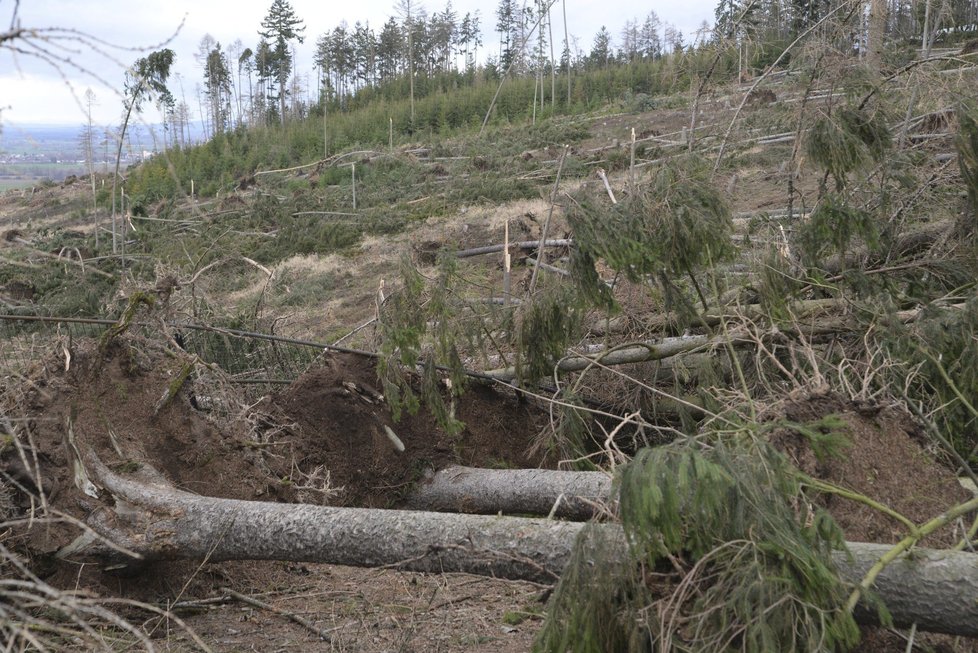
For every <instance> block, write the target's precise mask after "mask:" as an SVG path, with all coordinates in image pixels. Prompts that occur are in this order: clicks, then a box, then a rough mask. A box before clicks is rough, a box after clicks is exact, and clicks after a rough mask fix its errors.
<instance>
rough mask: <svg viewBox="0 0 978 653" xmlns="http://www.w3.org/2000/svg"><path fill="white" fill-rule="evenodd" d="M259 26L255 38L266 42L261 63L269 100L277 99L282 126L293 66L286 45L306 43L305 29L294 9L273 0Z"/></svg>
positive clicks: (283, 1)
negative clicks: (266, 79)
mask: <svg viewBox="0 0 978 653" xmlns="http://www.w3.org/2000/svg"><path fill="white" fill-rule="evenodd" d="M261 26H262V29H260V30H259V31H258V35H259V36H261V37H262V41H263V42H267V43H268V52H267V54H266V60H265V61H264V64H265V66H266V67H267V70H266V72H267V73H268V74H269V80H268V81H269V82H270V85H269V87H268V94H269V95H268V98H269V99H270V100H274V99H277V100H278V102H279V111H280V117H281V120H282V123H283V124H284V123H285V96H286V95H288V81H289V76H290V75H291V74H292V64H293V61H292V51H291V49H290V48H289V42H290V41H298V42H299V43H302V42H303V41H304V40H305V37H304V36H303V35H302V33H303V32H304V31H305V30H306V26H305V25H303V24H302V20H301V19H300V18H299V17H298V16H296V15H295V10H294V9H293V8H292V5H291V4H289V2H288V0H272V6H271V7H269V9H268V15H266V16H265V19H264V20H262V22H261ZM272 80H274V82H273V81H272ZM275 91H277V94H275Z"/></svg>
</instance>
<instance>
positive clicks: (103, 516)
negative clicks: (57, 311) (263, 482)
mask: <svg viewBox="0 0 978 653" xmlns="http://www.w3.org/2000/svg"><path fill="white" fill-rule="evenodd" d="M91 468H92V470H93V471H94V472H95V476H96V478H97V479H98V480H99V481H100V482H101V483H102V485H103V487H104V488H105V489H106V490H108V491H109V492H111V493H112V494H113V495H114V497H115V504H114V506H115V507H114V509H113V508H109V507H108V506H105V507H103V508H101V509H100V510H99V511H96V512H95V513H93V515H92V516H91V518H90V520H89V523H90V524H91V525H92V526H93V527H94V529H95V530H96V531H97V532H99V533H100V534H102V535H103V536H105V537H106V538H108V539H110V540H111V541H112V542H114V543H115V544H116V545H121V546H124V547H126V548H127V549H129V550H130V551H132V552H134V553H135V554H138V556H139V557H140V558H141V559H143V560H160V559H177V558H193V559H205V560H209V561H220V560H235V559H253V560H291V561H297V562H324V563H331V564H340V565H351V566H359V567H391V568H396V569H404V570H411V571H426V572H467V573H474V574H482V575H491V576H495V577H500V578H510V579H523V580H531V581H536V582H552V581H554V580H555V579H556V578H558V577H559V576H560V574H561V572H562V571H563V570H564V568H565V567H566V566H567V564H568V562H569V560H570V556H571V552H572V549H573V547H574V542H575V540H576V538H577V536H578V534H579V533H580V532H581V530H582V529H584V528H585V527H588V528H598V529H604V530H606V531H607V533H606V534H605V535H606V537H604V538H602V541H603V542H606V543H607V544H606V546H608V547H612V550H610V551H607V550H606V551H604V553H605V554H610V559H619V560H622V561H623V563H624V562H625V561H626V560H628V552H627V543H626V540H625V536H624V533H623V532H622V530H621V528H620V527H619V526H617V525H615V524H597V525H594V524H592V525H588V524H584V523H580V522H555V521H550V520H540V519H524V518H519V517H491V516H480V515H450V514H443V513H430V512H417V511H397V510H372V509H358V508H328V507H322V506H310V505H289V504H279V503H265V502H257V501H240V500H234V499H215V498H211V497H201V496H197V495H193V494H190V493H187V492H183V491H180V490H176V489H173V488H172V487H170V486H168V485H166V484H165V483H163V482H161V481H159V480H157V479H153V478H150V477H148V475H147V474H146V473H145V472H143V473H140V474H139V477H141V479H142V480H135V479H136V478H137V476H136V475H133V476H132V477H123V476H120V475H118V474H115V473H114V472H111V471H109V470H108V469H107V468H106V467H105V466H104V465H102V464H101V463H98V462H97V461H95V460H91ZM848 546H849V555H846V554H845V553H841V552H840V553H837V554H835V560H836V563H837V564H838V567H839V571H840V574H841V576H842V578H843V579H845V580H846V581H848V582H851V583H858V582H859V581H860V580H861V579H862V577H863V576H864V575H865V573H866V571H867V570H868V569H869V568H870V567H872V566H873V565H874V564H875V563H876V561H877V560H879V559H880V557H881V556H882V555H883V554H884V553H886V552H887V551H889V550H890V548H891V547H889V546H887V545H880V544H864V543H849V545H848ZM85 554H88V557H93V556H94V557H96V558H97V559H100V560H102V561H105V560H107V559H108V560H116V561H118V560H120V557H121V558H122V559H123V560H129V561H132V558H125V557H123V556H122V554H120V553H119V552H118V550H117V549H115V548H110V547H108V546H106V545H104V544H100V543H99V542H98V541H97V540H95V539H93V538H91V537H90V536H82V537H80V538H79V539H78V540H76V541H75V542H74V543H72V545H69V547H67V548H66V549H65V550H64V551H62V556H64V557H68V556H72V557H74V556H76V555H83V556H84V555H85ZM874 589H875V591H876V593H877V595H878V596H879V598H880V599H881V600H882V601H883V602H884V603H885V604H886V606H887V608H888V609H889V610H890V613H891V615H892V617H893V621H894V623H895V624H896V625H910V624H913V623H916V624H917V627H918V628H921V629H926V630H933V631H937V632H945V633H951V634H956V635H968V636H978V556H976V555H975V554H971V553H963V552H957V551H932V550H923V549H921V550H915V551H914V552H913V553H912V554H911V555H910V556H905V557H904V558H901V559H899V560H897V561H896V562H895V563H893V564H890V565H888V566H887V567H886V568H885V569H883V571H882V573H881V574H880V575H879V576H878V578H877V581H876V584H875V586H874ZM873 614H875V613H874V612H873V611H872V610H871V609H866V610H863V611H862V612H860V613H858V617H859V618H860V619H862V620H863V621H867V622H869V621H872V619H873V616H872V615H873Z"/></svg>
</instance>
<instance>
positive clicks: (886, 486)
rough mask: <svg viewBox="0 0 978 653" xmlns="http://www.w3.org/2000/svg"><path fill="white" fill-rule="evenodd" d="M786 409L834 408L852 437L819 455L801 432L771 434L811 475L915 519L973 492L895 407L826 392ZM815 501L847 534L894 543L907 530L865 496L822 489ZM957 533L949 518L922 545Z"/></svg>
mask: <svg viewBox="0 0 978 653" xmlns="http://www.w3.org/2000/svg"><path fill="white" fill-rule="evenodd" d="M783 411H784V417H785V419H787V420H789V421H791V422H796V423H800V424H804V423H810V422H813V421H816V420H819V419H821V418H823V417H826V416H828V415H836V416H838V417H839V418H840V419H841V420H842V421H843V422H844V424H845V426H844V427H843V428H841V429H839V430H838V432H839V433H840V434H841V435H842V436H843V437H844V438H845V439H846V440H847V441H848V442H849V444H848V445H847V446H845V447H844V448H843V449H842V451H840V452H838V453H837V454H836V455H828V456H823V457H822V458H821V459H819V458H818V457H817V456H816V455H815V453H814V451H813V450H812V447H811V446H810V444H809V441H808V439H807V438H806V437H805V436H803V435H801V434H799V433H798V432H796V431H791V430H788V429H785V430H782V431H780V432H778V433H777V434H776V435H775V437H774V439H773V442H774V444H775V445H776V446H777V447H778V448H780V449H781V450H783V451H784V452H785V453H787V454H788V456H789V457H790V458H791V459H792V461H793V462H794V463H795V465H797V466H798V468H799V469H801V470H802V471H803V472H805V473H807V474H809V475H811V476H813V477H815V478H818V479H821V480H824V481H829V482H831V483H833V484H835V485H838V486H840V487H842V488H845V489H848V490H852V491H855V492H856V493H859V494H862V495H864V496H867V497H870V498H873V499H875V500H876V501H879V502H881V503H883V504H885V505H887V506H889V507H890V508H892V509H893V510H895V511H896V512H898V513H899V514H901V515H903V516H904V517H907V518H908V519H910V520H911V521H913V522H914V523H916V524H922V523H924V522H926V521H928V520H929V519H931V518H933V517H936V516H937V515H939V514H941V513H942V512H944V511H945V510H946V509H947V508H949V507H951V506H954V505H956V504H959V503H963V502H965V501H967V500H968V499H970V498H972V494H971V493H970V492H968V491H967V490H965V489H964V488H963V487H962V486H961V485H960V483H958V480H957V478H956V477H955V475H954V474H953V473H952V472H951V470H950V469H948V468H947V467H945V466H943V465H941V464H938V463H937V462H936V461H935V460H934V459H933V457H932V456H930V455H929V454H928V453H927V452H926V451H925V450H924V445H925V443H926V439H925V437H924V435H923V433H922V432H921V431H920V428H919V427H918V426H917V424H916V422H915V421H914V420H913V418H912V417H911V416H910V415H908V414H906V413H905V412H903V411H902V410H900V409H897V408H883V409H880V408H878V407H871V406H865V407H863V406H857V405H854V404H853V403H851V402H847V401H844V400H842V399H841V398H840V397H838V396H835V395H831V394H828V395H815V396H812V397H809V398H806V399H804V400H800V401H794V402H790V403H788V404H787V405H786V406H784V408H783ZM820 503H821V505H822V507H824V508H825V509H826V510H828V511H829V513H831V514H832V516H833V517H834V518H835V520H836V522H838V524H839V526H841V527H842V529H843V530H844V531H845V533H846V539H848V540H850V541H856V542H881V543H892V544H895V543H896V542H899V541H900V540H901V539H903V538H904V537H905V536H906V535H907V533H906V528H905V527H904V526H903V525H901V524H900V523H899V522H898V521H897V520H895V519H893V518H892V517H889V516H887V515H884V514H883V513H881V512H879V511H878V510H875V509H873V508H871V507H869V506H867V505H865V504H862V503H857V502H854V501H851V500H849V499H846V498H843V497H840V496H838V495H833V494H823V495H822V496H821V497H820ZM968 526H970V523H969V524H968ZM966 528H967V527H966ZM961 535H962V532H961V530H960V529H957V530H955V527H953V526H952V527H949V528H946V529H944V530H941V531H938V532H937V533H934V534H933V535H931V536H930V537H929V538H927V539H925V540H923V541H922V545H923V546H930V547H934V548H944V547H949V546H953V545H954V544H955V543H957V542H958V541H959V540H960V538H961Z"/></svg>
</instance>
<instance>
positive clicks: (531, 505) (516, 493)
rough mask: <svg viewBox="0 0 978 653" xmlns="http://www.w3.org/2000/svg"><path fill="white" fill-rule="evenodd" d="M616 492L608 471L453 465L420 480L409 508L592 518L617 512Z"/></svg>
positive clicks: (410, 499) (576, 518)
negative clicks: (605, 472) (613, 497)
mask: <svg viewBox="0 0 978 653" xmlns="http://www.w3.org/2000/svg"><path fill="white" fill-rule="evenodd" d="M611 493H612V488H611V478H610V477H609V476H608V475H607V474H604V473H602V472H564V471H557V470H551V469H480V468H477V467H460V466H453V467H446V468H445V469H442V470H440V471H438V472H435V473H434V474H433V475H431V476H430V477H429V478H427V479H425V480H424V481H423V482H422V483H419V484H418V485H417V486H416V487H415V488H414V490H413V491H412V492H411V494H410V496H409V497H408V500H407V505H406V506H405V507H407V508H410V509H414V510H434V511H436V512H462V513H473V514H483V515H485V514H494V513H498V512H502V513H505V514H522V515H550V516H554V517H561V518H563V519H575V520H587V519H592V518H594V517H596V516H598V515H600V514H602V513H604V514H609V513H613V512H615V510H616V507H615V505H614V503H615V502H614V500H613V499H612V494H611Z"/></svg>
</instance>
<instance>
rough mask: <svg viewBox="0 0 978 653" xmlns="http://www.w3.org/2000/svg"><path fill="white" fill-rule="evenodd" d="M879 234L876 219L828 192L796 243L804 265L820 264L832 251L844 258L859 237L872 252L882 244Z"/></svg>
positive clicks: (801, 230) (807, 221) (800, 232)
mask: <svg viewBox="0 0 978 653" xmlns="http://www.w3.org/2000/svg"><path fill="white" fill-rule="evenodd" d="M879 236H880V235H879V220H878V219H877V218H875V217H874V216H873V215H872V214H870V213H869V212H868V211H865V210H863V209H860V208H856V207H854V206H852V205H850V204H848V203H847V202H846V201H845V199H844V198H842V197H840V196H838V195H835V194H833V193H828V194H826V195H825V196H823V197H822V201H821V202H820V203H819V204H818V206H817V207H816V208H815V210H814V211H813V212H812V214H811V216H810V217H809V218H808V220H806V221H805V222H804V223H803V224H802V225H801V227H800V229H799V232H798V235H797V238H796V241H795V242H796V244H797V245H798V247H799V249H800V252H801V256H802V259H803V261H804V262H805V264H806V265H809V266H817V265H818V264H819V263H820V262H821V261H822V260H823V259H824V257H825V256H827V255H829V254H835V255H836V256H839V257H841V259H842V260H845V255H846V254H847V253H848V252H849V248H850V245H851V244H852V242H853V240H856V239H858V240H860V241H861V242H862V243H863V244H865V245H866V246H867V247H868V248H869V249H870V250H871V251H872V250H873V249H874V248H875V247H877V246H878V245H879V239H880V238H879Z"/></svg>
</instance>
